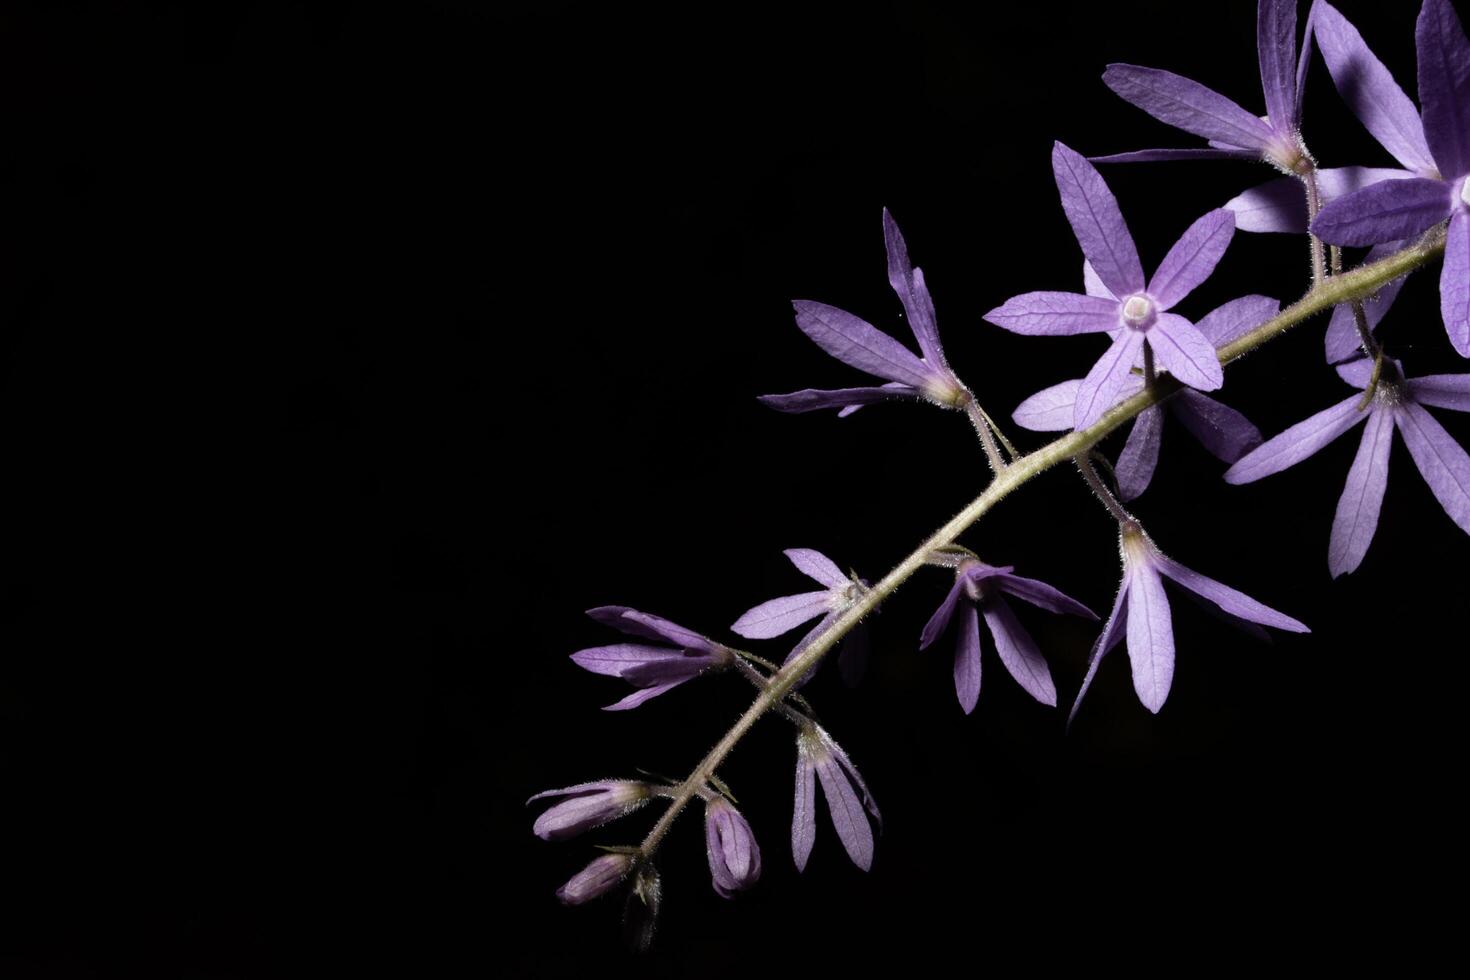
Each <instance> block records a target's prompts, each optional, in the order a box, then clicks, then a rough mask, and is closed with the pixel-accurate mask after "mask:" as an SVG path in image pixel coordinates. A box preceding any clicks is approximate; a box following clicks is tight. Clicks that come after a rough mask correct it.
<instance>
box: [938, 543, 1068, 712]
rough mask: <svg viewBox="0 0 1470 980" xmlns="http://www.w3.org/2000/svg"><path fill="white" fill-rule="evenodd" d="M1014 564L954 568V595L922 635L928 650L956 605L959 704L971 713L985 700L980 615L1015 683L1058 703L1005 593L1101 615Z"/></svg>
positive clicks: (966, 563)
mask: <svg viewBox="0 0 1470 980" xmlns="http://www.w3.org/2000/svg"><path fill="white" fill-rule="evenodd" d="M1014 570H1015V568H1014V566H1012V565H1006V566H1004V567H1001V568H997V567H995V566H994V565H987V564H985V563H984V562H982V561H979V560H977V559H974V558H966V559H964V560H962V561H961V562H960V563H959V565H958V566H957V567H956V568H955V578H954V585H953V586H952V587H951V588H950V590H949V594H948V595H946V596H945V597H944V601H943V602H941V603H940V604H939V608H938V609H936V610H935V611H934V615H933V616H931V617H929V622H928V623H926V624H925V625H924V632H923V633H922V634H921V635H920V637H919V649H920V650H927V649H928V648H929V646H930V644H932V643H933V642H934V641H935V640H937V639H939V637H940V635H941V634H943V633H944V630H945V628H946V627H947V626H949V622H950V620H951V619H953V618H954V614H955V610H956V609H958V610H959V614H960V625H959V629H958V632H957V635H956V638H955V651H954V690H955V694H957V695H958V696H959V699H960V707H961V708H963V709H964V710H965V714H969V713H970V712H971V711H974V710H975V703H976V702H977V701H979V700H980V617H981V616H982V615H983V616H984V617H985V625H986V626H988V627H989V628H990V636H991V639H993V640H994V641H995V650H996V652H997V653H999V654H1000V662H1001V663H1003V664H1005V667H1006V670H1007V671H1009V672H1010V675H1011V676H1012V677H1014V678H1015V679H1016V683H1017V684H1020V685H1021V687H1022V688H1023V689H1024V690H1025V691H1026V693H1027V694H1029V695H1031V696H1032V697H1033V698H1035V699H1036V700H1038V701H1040V702H1041V703H1042V704H1045V705H1051V706H1055V705H1056V703H1057V688H1056V685H1055V684H1054V683H1052V679H1051V668H1049V667H1048V666H1047V664H1046V658H1044V657H1043V656H1042V655H1041V651H1040V650H1039V649H1037V647H1036V641H1035V640H1033V639H1032V638H1031V634H1030V633H1028V632H1027V631H1026V627H1024V626H1022V625H1021V621H1020V620H1019V619H1017V618H1016V614H1015V612H1014V611H1013V610H1012V609H1011V606H1010V603H1008V602H1006V600H1005V597H1004V596H1003V595H1002V593H1009V594H1010V595H1013V596H1015V597H1016V598H1017V599H1020V600H1022V601H1024V602H1029V603H1031V604H1032V605H1033V606H1040V607H1041V608H1042V609H1045V610H1047V611H1048V612H1054V613H1067V614H1068V615H1072V616H1084V617H1086V618H1088V619H1096V618H1097V614H1096V613H1094V612H1093V611H1092V610H1091V609H1088V608H1087V607H1086V606H1084V605H1083V604H1082V603H1080V602H1078V601H1077V600H1076V599H1073V598H1072V597H1071V596H1068V595H1065V594H1064V593H1062V592H1060V591H1059V590H1057V589H1055V588H1053V587H1052V586H1050V585H1047V584H1046V583H1045V582H1038V581H1037V580H1036V579H1034V578H1024V577H1023V576H1020V575H1013V574H1011V573H1012V572H1013V571H1014Z"/></svg>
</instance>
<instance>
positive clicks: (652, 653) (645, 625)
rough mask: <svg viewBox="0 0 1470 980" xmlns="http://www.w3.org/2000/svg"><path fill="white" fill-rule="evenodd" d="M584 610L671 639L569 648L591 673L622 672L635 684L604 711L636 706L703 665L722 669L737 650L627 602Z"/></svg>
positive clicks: (636, 632) (617, 625) (637, 632)
mask: <svg viewBox="0 0 1470 980" xmlns="http://www.w3.org/2000/svg"><path fill="white" fill-rule="evenodd" d="M587 615H589V616H591V617H592V618H593V619H595V620H597V621H598V622H599V623H604V624H606V625H608V626H611V627H613V628H614V629H618V630H622V631H623V632H624V633H627V634H629V635H631V636H637V637H641V638H642V639H645V640H653V641H655V642H658V643H670V644H673V646H671V647H670V646H650V645H649V644H646V643H614V644H612V645H611V646H605V647H589V648H588V649H586V650H578V651H577V652H576V653H574V654H572V660H574V661H576V663H577V666H579V667H582V668H583V669H585V670H590V671H592V673H594V674H606V675H608V676H609V677H621V678H622V679H623V680H625V681H627V682H628V683H630V684H632V685H633V686H634V687H637V688H638V689H639V690H637V691H634V692H633V693H632V694H630V695H628V696H627V697H625V698H623V699H622V700H621V701H619V702H617V703H616V704H610V705H608V706H607V707H606V708H605V709H604V710H606V711H626V710H627V709H629V708H636V707H638V706H639V705H640V704H642V703H643V702H644V701H647V700H648V699H649V698H652V697H657V696H658V695H660V694H662V693H664V692H665V691H667V690H669V689H670V688H672V687H675V686H676V685H679V684H682V683H684V682H685V681H687V680H689V679H690V678H691V677H697V676H699V675H700V674H702V673H704V672H705V671H707V670H724V669H725V668H727V667H730V666H731V665H733V664H734V662H735V654H734V653H732V652H731V651H730V649H729V648H728V647H726V646H724V645H722V644H719V643H716V642H715V641H714V640H711V639H709V638H708V637H704V636H700V635H699V634H698V633H695V632H694V631H693V630H687V629H685V628H684V627H682V626H677V625H675V624H674V623H671V622H669V621H668V620H667V619H664V618H662V617H660V616H653V615H650V614H648V613H643V612H638V611H637V610H635V609H629V608H628V607H627V606H598V607H597V608H596V609H589V610H587Z"/></svg>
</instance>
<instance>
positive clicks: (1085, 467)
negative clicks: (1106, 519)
mask: <svg viewBox="0 0 1470 980" xmlns="http://www.w3.org/2000/svg"><path fill="white" fill-rule="evenodd" d="M1076 463H1077V469H1079V470H1081V471H1082V479H1084V480H1086V481H1087V485H1088V486H1089V487H1091V488H1092V492H1093V494H1094V495H1096V497H1097V499H1098V500H1100V501H1102V505H1103V506H1104V507H1106V508H1107V509H1108V513H1109V514H1111V515H1113V520H1115V521H1117V522H1118V523H1119V524H1127V523H1128V522H1129V521H1131V520H1133V515H1132V514H1130V513H1128V512H1127V511H1126V510H1124V509H1123V505H1122V504H1120V503H1118V498H1117V497H1115V496H1113V491H1111V490H1109V489H1108V485H1107V484H1106V483H1104V482H1103V481H1102V478H1101V477H1099V476H1098V475H1097V470H1095V469H1093V468H1092V459H1091V457H1090V455H1089V454H1088V453H1081V454H1079V455H1078V456H1077V459H1076Z"/></svg>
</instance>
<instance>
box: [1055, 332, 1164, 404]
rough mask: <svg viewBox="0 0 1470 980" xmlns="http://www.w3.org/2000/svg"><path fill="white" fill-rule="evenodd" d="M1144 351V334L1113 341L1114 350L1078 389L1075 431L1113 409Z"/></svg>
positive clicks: (1095, 365) (1096, 365)
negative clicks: (1135, 363) (1134, 365)
mask: <svg viewBox="0 0 1470 980" xmlns="http://www.w3.org/2000/svg"><path fill="white" fill-rule="evenodd" d="M1164 315H1165V316H1168V315H1169V314H1164ZM1142 347H1143V334H1142V333H1140V332H1139V331H1137V330H1124V331H1123V332H1122V333H1121V334H1120V335H1119V336H1118V339H1117V340H1115V341H1113V346H1111V347H1109V348H1108V350H1107V353H1106V354H1104V355H1103V356H1102V357H1101V358H1099V359H1098V362H1097V363H1096V364H1094V365H1093V366H1092V370H1091V371H1088V372H1087V377H1085V378H1083V379H1082V384H1080V385H1079V386H1078V387H1077V401H1076V404H1075V405H1074V406H1073V408H1072V427H1073V428H1075V429H1085V428H1087V427H1088V426H1089V425H1091V424H1092V423H1094V422H1096V421H1097V420H1098V419H1100V418H1102V415H1103V413H1104V412H1106V411H1107V410H1108V409H1109V408H1112V407H1113V404H1114V403H1115V402H1116V401H1117V400H1118V395H1119V393H1120V392H1122V390H1123V387H1124V385H1126V384H1127V382H1128V378H1129V375H1130V373H1131V372H1132V370H1133V364H1134V362H1135V361H1137V360H1138V356H1139V353H1140V351H1141V349H1142Z"/></svg>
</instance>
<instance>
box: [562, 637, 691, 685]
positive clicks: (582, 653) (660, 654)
mask: <svg viewBox="0 0 1470 980" xmlns="http://www.w3.org/2000/svg"><path fill="white" fill-rule="evenodd" d="M683 656H684V654H683V653H681V652H680V651H678V650H674V649H671V648H669V647H650V646H644V645H642V644H638V643H614V644H612V645H610V646H605V647H588V648H587V649H586V650H578V651H577V652H576V653H574V654H572V661H573V662H574V663H576V665H577V666H578V667H581V668H582V669H583V670H590V671H591V672H592V673H594V674H603V675H605V676H607V677H622V676H623V674H625V673H626V672H627V671H628V670H630V669H631V668H633V667H636V666H638V665H639V664H646V663H650V662H655V661H661V660H667V659H669V658H670V657H683Z"/></svg>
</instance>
